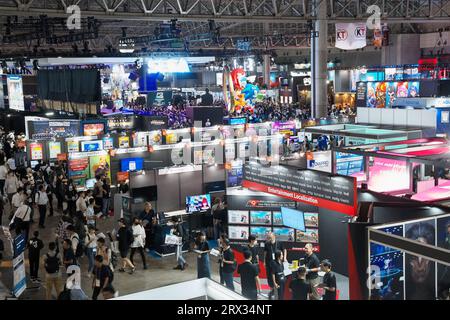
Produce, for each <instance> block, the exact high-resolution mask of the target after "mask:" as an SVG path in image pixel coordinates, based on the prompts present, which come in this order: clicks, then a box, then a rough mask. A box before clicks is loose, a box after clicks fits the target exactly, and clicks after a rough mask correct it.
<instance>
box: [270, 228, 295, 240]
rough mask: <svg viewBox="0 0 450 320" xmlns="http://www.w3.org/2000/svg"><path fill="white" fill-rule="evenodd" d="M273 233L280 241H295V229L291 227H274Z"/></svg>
mask: <svg viewBox="0 0 450 320" xmlns="http://www.w3.org/2000/svg"><path fill="white" fill-rule="evenodd" d="M273 233H274V234H275V236H276V238H277V240H278V241H287V242H294V241H295V230H294V229H291V228H273Z"/></svg>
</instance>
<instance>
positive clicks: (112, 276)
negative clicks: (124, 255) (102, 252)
mask: <svg viewBox="0 0 450 320" xmlns="http://www.w3.org/2000/svg"><path fill="white" fill-rule="evenodd" d="M111 260H112V256H111ZM107 268H108V278H109V285H111V283H112V282H113V281H114V271H112V269H111V268H110V267H109V266H107Z"/></svg>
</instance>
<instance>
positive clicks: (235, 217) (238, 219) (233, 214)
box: [228, 210, 248, 224]
mask: <svg viewBox="0 0 450 320" xmlns="http://www.w3.org/2000/svg"><path fill="white" fill-rule="evenodd" d="M228 223H231V224H248V211H240V210H228Z"/></svg>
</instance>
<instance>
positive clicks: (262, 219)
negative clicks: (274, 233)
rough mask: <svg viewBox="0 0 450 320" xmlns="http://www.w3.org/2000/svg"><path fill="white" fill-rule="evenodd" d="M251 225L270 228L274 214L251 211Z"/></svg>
mask: <svg viewBox="0 0 450 320" xmlns="http://www.w3.org/2000/svg"><path fill="white" fill-rule="evenodd" d="M250 223H251V224H261V225H267V226H270V225H271V224H272V213H271V212H270V211H250Z"/></svg>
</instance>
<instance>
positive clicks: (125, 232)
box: [116, 218, 136, 274]
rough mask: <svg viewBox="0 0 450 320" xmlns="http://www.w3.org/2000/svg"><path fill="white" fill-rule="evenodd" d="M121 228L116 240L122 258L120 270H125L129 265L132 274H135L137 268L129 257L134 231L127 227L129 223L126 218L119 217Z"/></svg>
mask: <svg viewBox="0 0 450 320" xmlns="http://www.w3.org/2000/svg"><path fill="white" fill-rule="evenodd" d="M118 222H119V230H117V234H116V240H117V242H118V243H119V252H120V257H121V258H122V267H121V268H120V269H119V272H125V268H126V267H127V266H129V267H130V268H131V271H130V274H133V273H134V271H135V270H136V267H135V266H134V264H133V263H132V262H131V261H130V259H129V258H128V252H129V251H130V246H131V244H132V243H133V233H132V232H131V230H130V228H128V227H127V223H126V221H125V219H124V218H121V219H119V221H118Z"/></svg>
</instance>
